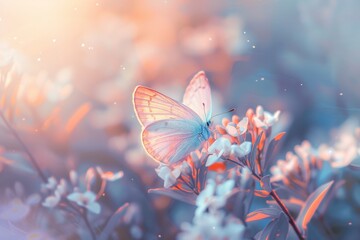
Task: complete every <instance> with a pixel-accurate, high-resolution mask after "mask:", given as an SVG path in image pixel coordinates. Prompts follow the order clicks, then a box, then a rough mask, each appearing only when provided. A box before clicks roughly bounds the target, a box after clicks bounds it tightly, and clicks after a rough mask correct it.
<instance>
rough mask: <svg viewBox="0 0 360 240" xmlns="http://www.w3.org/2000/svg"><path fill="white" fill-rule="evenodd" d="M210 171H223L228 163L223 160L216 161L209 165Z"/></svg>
mask: <svg viewBox="0 0 360 240" xmlns="http://www.w3.org/2000/svg"><path fill="white" fill-rule="evenodd" d="M208 169H209V171H213V172H218V173H223V172H224V171H225V170H226V164H225V163H223V162H216V163H213V164H211V165H210V166H209V167H208Z"/></svg>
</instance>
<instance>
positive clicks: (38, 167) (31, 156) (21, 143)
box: [0, 111, 47, 183]
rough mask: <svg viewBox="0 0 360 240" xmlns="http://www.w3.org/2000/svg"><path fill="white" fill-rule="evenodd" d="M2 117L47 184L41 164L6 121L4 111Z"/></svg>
mask: <svg viewBox="0 0 360 240" xmlns="http://www.w3.org/2000/svg"><path fill="white" fill-rule="evenodd" d="M0 117H1V119H2V121H3V122H4V123H5V125H6V127H7V128H8V129H9V130H10V132H11V133H12V135H13V136H14V137H15V138H16V140H17V141H18V142H19V144H20V145H21V147H22V148H23V149H24V151H25V152H26V154H27V155H28V156H29V160H30V162H31V163H32V165H33V166H34V168H35V170H36V172H37V173H38V175H39V177H40V178H41V180H42V181H43V182H44V183H47V179H46V177H45V174H44V173H43V172H42V170H41V168H40V166H39V164H38V163H37V162H36V160H35V158H34V156H33V155H32V153H31V152H30V150H29V149H28V148H27V146H26V145H25V143H24V142H23V140H22V139H21V138H20V136H19V134H18V133H17V132H16V130H15V129H14V128H13V127H12V126H11V124H10V123H9V122H8V121H7V120H6V118H5V116H4V114H3V112H2V111H0Z"/></svg>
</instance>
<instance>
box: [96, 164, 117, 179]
mask: <svg viewBox="0 0 360 240" xmlns="http://www.w3.org/2000/svg"><path fill="white" fill-rule="evenodd" d="M96 171H97V172H98V173H99V174H100V176H101V178H102V179H104V180H106V181H110V182H113V181H116V180H118V179H120V178H122V177H123V176H124V172H123V171H118V172H117V173H114V172H110V171H107V172H104V171H103V170H102V168H101V167H96Z"/></svg>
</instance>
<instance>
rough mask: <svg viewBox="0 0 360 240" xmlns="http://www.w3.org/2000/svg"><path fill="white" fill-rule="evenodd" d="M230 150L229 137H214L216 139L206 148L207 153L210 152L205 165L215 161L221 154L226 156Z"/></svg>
mask: <svg viewBox="0 0 360 240" xmlns="http://www.w3.org/2000/svg"><path fill="white" fill-rule="evenodd" d="M230 152H231V142H230V140H229V139H227V138H224V137H221V138H218V139H216V141H215V142H214V143H213V144H211V146H210V147H209V149H208V153H209V154H210V155H209V157H208V159H207V161H206V166H207V167H208V166H211V165H212V164H214V163H215V162H217V161H218V160H219V159H220V158H221V157H222V156H228V155H230Z"/></svg>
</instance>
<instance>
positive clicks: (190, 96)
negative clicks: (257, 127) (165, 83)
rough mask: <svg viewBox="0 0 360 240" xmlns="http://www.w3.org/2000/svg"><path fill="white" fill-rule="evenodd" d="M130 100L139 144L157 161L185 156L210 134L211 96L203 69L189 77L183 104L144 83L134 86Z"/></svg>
mask: <svg viewBox="0 0 360 240" xmlns="http://www.w3.org/2000/svg"><path fill="white" fill-rule="evenodd" d="M133 103H134V109H135V112H136V116H137V118H138V120H139V122H140V123H141V125H142V126H143V131H142V134H141V140H142V143H143V146H144V148H145V150H146V152H147V153H148V154H149V155H150V156H151V157H152V158H153V159H155V160H156V161H158V162H161V163H164V164H174V163H176V162H178V161H180V160H182V159H185V158H186V156H187V155H188V154H189V153H190V152H192V151H194V150H196V149H197V148H199V147H200V146H201V144H202V143H203V142H204V141H206V140H208V139H209V137H210V136H211V132H210V129H209V122H210V117H211V96H210V87H209V84H208V81H207V79H206V77H205V73H204V72H199V73H198V74H196V75H195V76H194V78H193V79H192V80H191V82H190V84H189V86H188V88H187V89H186V92H185V95H184V100H183V103H180V102H178V101H176V100H174V99H172V98H170V97H168V96H165V95H163V94H161V93H159V92H157V91H156V90H153V89H151V88H147V87H144V86H137V87H136V88H135V90H134V94H133Z"/></svg>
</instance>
